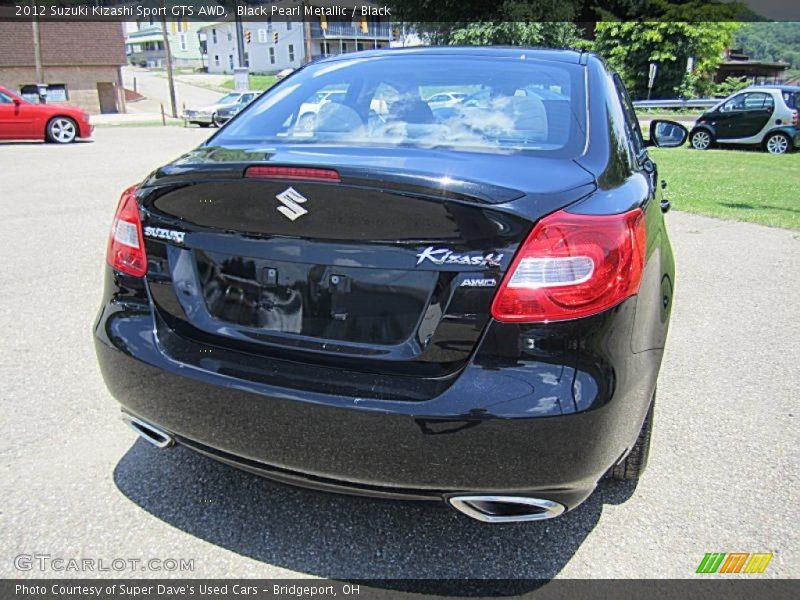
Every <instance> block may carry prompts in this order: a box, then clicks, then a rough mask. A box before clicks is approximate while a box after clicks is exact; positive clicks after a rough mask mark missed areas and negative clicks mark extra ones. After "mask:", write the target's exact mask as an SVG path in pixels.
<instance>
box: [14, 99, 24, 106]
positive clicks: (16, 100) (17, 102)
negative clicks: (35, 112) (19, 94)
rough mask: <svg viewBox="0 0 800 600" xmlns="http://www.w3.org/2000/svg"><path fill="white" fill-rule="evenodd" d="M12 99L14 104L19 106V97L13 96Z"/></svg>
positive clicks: (20, 103)
mask: <svg viewBox="0 0 800 600" xmlns="http://www.w3.org/2000/svg"><path fill="white" fill-rule="evenodd" d="M12 100H13V101H14V106H20V105H22V102H21V101H20V99H19V98H13V99H12Z"/></svg>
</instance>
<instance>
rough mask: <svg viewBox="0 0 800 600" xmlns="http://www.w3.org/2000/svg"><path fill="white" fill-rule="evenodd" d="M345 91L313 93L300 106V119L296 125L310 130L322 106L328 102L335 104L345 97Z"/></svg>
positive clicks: (328, 90) (326, 90) (331, 90)
mask: <svg viewBox="0 0 800 600" xmlns="http://www.w3.org/2000/svg"><path fill="white" fill-rule="evenodd" d="M345 92H346V90H342V89H325V90H321V91H318V92H315V93H313V94H312V95H311V96H310V97H308V98H306V99H305V101H304V102H303V103H302V104H300V117H299V118H298V120H297V124H298V126H299V127H300V128H302V129H306V130H310V129H312V128H313V127H314V123H315V122H316V119H317V113H318V112H319V109H320V108H322V105H323V104H326V103H328V102H335V101H339V100H341V99H342V98H343V97H344V95H345Z"/></svg>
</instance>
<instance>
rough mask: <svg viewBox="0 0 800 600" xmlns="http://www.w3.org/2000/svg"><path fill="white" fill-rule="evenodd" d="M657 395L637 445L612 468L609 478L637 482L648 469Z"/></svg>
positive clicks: (654, 397) (654, 396)
mask: <svg viewBox="0 0 800 600" xmlns="http://www.w3.org/2000/svg"><path fill="white" fill-rule="evenodd" d="M655 400H656V395H655V394H653V399H652V400H651V401H650V410H648V411H647V416H646V417H645V418H644V423H642V429H641V431H640V432H639V437H638V438H636V443H635V444H634V445H633V448H632V449H631V451H630V452H629V453H628V455H627V456H626V457H625V458H624V459H622V460H621V461H620V462H618V463H617V464H616V465H614V466H613V467H611V471H609V473H608V476H609V477H610V478H611V479H616V480H617V481H636V480H637V479H639V477H641V476H642V473H644V471H645V469H646V468H647V457H648V456H649V455H650V436H651V434H652V432H653V407H654V406H655Z"/></svg>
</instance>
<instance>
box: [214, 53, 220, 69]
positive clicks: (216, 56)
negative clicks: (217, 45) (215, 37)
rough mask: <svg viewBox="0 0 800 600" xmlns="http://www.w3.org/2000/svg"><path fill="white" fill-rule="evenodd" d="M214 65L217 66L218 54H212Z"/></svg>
mask: <svg viewBox="0 0 800 600" xmlns="http://www.w3.org/2000/svg"><path fill="white" fill-rule="evenodd" d="M214 66H215V67H218V66H219V54H215V55H214Z"/></svg>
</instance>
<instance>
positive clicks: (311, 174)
mask: <svg viewBox="0 0 800 600" xmlns="http://www.w3.org/2000/svg"><path fill="white" fill-rule="evenodd" d="M244 176H245V177H253V178H255V179H295V180H300V181H328V182H331V183H338V182H339V173H338V172H337V171H334V170H333V169H314V168H312V167H248V168H247V170H246V171H245V172H244Z"/></svg>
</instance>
